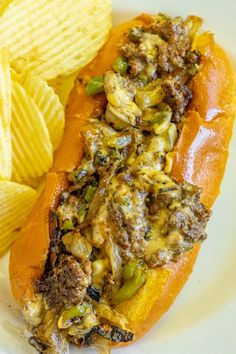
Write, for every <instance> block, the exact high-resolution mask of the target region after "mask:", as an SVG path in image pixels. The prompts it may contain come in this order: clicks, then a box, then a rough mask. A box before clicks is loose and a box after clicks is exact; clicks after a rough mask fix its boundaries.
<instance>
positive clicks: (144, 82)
mask: <svg viewBox="0 0 236 354" xmlns="http://www.w3.org/2000/svg"><path fill="white" fill-rule="evenodd" d="M139 80H140V81H141V82H142V84H143V85H144V86H145V85H147V84H148V82H149V80H148V77H147V75H144V74H140V75H139Z"/></svg>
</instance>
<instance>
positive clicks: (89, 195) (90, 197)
mask: <svg viewBox="0 0 236 354" xmlns="http://www.w3.org/2000/svg"><path fill="white" fill-rule="evenodd" d="M96 189H97V188H96V187H93V186H88V188H87V190H86V194H85V197H84V199H85V200H86V202H87V203H91V201H92V200H93V197H94V194H95V192H96Z"/></svg>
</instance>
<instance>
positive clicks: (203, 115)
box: [10, 15, 235, 339]
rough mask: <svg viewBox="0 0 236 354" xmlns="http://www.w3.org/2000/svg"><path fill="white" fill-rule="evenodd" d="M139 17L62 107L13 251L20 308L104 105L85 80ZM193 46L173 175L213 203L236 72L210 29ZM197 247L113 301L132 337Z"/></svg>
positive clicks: (96, 70)
mask: <svg viewBox="0 0 236 354" xmlns="http://www.w3.org/2000/svg"><path fill="white" fill-rule="evenodd" d="M149 21H150V17H149V16H148V15H141V16H139V17H138V18H137V19H135V20H133V21H130V22H129V23H126V24H124V25H122V26H120V27H118V28H117V29H114V30H113V31H112V33H111V36H110V39H109V41H108V42H107V44H106V45H105V46H104V48H103V49H102V50H101V51H100V53H99V54H98V56H97V57H96V58H95V59H94V60H93V61H92V62H91V63H90V64H89V65H87V66H86V67H85V68H84V69H83V70H82V71H81V72H80V74H79V77H78V80H77V81H76V84H75V88H74V90H73V92H72V93H71V96H70V100H69V105H68V108H67V115H66V116H67V120H66V128H65V134H64V139H63V142H62V144H61V146H60V148H59V150H58V152H57V154H56V158H55V163H54V166H53V169H52V172H51V173H49V175H48V178H47V183H46V188H45V191H44V192H43V194H42V196H41V198H40V199H39V201H38V203H37V204H36V206H35V208H34V210H33V211H32V213H31V215H30V216H29V218H28V221H27V222H26V225H25V226H24V227H23V229H22V230H21V232H20V237H19V239H18V240H17V241H16V242H15V244H14V245H13V247H12V249H11V256H10V279H11V286H12V291H13V295H14V297H15V299H16V301H17V302H18V303H19V304H20V305H22V306H24V305H26V304H27V302H28V301H30V300H32V299H33V298H34V285H33V284H34V281H35V280H36V279H38V278H40V277H41V276H42V275H43V272H44V268H45V262H46V259H47V256H48V251H49V244H50V237H49V214H50V209H52V208H53V207H55V206H56V204H57V200H58V196H59V194H60V192H61V190H62V189H63V188H65V186H66V175H65V171H71V170H73V169H74V168H75V167H76V166H77V165H78V164H79V163H80V160H81V157H82V155H83V145H82V140H81V136H80V131H81V129H82V127H83V126H84V125H85V124H86V121H87V119H88V118H89V117H90V116H91V114H92V113H93V112H95V111H96V112H97V111H98V110H100V109H101V108H102V107H104V105H105V104H106V99H105V96H104V95H103V94H100V95H97V96H96V97H88V96H87V95H86V93H85V90H84V89H85V86H84V83H83V79H86V78H87V77H90V76H96V75H101V74H103V73H104V72H105V71H106V70H108V69H110V68H111V66H112V63H113V62H114V59H115V58H116V57H117V55H118V53H119V47H120V44H121V43H122V41H125V37H126V33H127V30H128V29H129V28H130V27H133V26H137V25H142V24H143V23H148V22H149ZM196 47H197V48H198V49H199V50H200V51H201V52H202V54H203V61H202V65H201V68H200V71H199V73H198V74H197V75H196V76H195V78H194V79H193V80H192V83H191V85H192V90H193V96H194V98H193V101H192V103H191V106H190V108H189V110H188V112H187V118H186V122H185V125H184V127H183V130H182V133H181V135H180V138H179V141H178V144H177V146H176V148H175V158H174V165H173V169H172V175H173V176H174V177H175V178H177V179H178V180H179V181H183V180H185V181H188V182H190V183H194V184H197V185H198V186H200V187H201V188H202V201H203V203H204V204H205V206H206V207H207V208H210V207H211V206H212V204H213V202H214V200H215V198H216V196H217V195H218V193H219V188H220V183H221V180H222V177H223V174H224V169H225V164H226V160H227V156H228V146H229V141H230V137H231V133H232V126H233V117H234V112H235V98H234V86H235V82H234V73H233V69H232V67H231V65H230V63H229V61H228V59H227V56H226V55H225V53H224V51H223V50H222V49H221V48H220V47H219V46H218V45H217V44H215V42H214V39H213V36H212V35H210V34H203V35H201V36H200V37H199V38H198V40H197V42H196ZM199 247H200V246H199V245H195V247H194V248H193V249H192V250H191V251H189V252H186V253H184V254H183V255H182V256H181V257H180V258H179V260H178V262H176V263H172V262H171V263H169V264H168V265H166V266H164V267H161V268H156V269H153V270H149V273H148V278H147V282H146V283H145V285H144V286H143V287H142V288H141V289H140V290H139V291H138V293H137V294H136V295H135V296H134V297H133V298H132V299H131V300H129V301H126V302H123V303H122V304H120V305H118V306H117V310H118V311H119V312H121V313H123V314H124V315H125V316H126V317H127V318H128V320H129V324H130V328H131V329H132V330H133V331H134V333H135V336H136V339H138V338H140V337H141V336H143V335H144V334H145V333H146V331H147V330H148V329H149V328H150V327H151V326H152V325H153V324H154V323H156V321H157V320H158V319H159V318H160V317H161V316H162V315H163V313H164V312H165V311H167V309H168V308H169V307H170V305H171V304H172V303H173V301H174V299H175V297H176V296H177V294H178V293H179V291H180V290H181V288H182V287H183V285H184V284H185V282H186V280H187V279H188V277H189V275H190V273H191V272H192V269H193V265H194V262H195V260H196V257H197V254H198V251H199Z"/></svg>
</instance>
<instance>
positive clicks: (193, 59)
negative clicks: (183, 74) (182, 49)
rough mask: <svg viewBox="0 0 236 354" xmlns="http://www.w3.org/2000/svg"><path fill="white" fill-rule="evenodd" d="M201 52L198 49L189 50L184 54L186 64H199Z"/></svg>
mask: <svg viewBox="0 0 236 354" xmlns="http://www.w3.org/2000/svg"><path fill="white" fill-rule="evenodd" d="M201 56H202V55H201V53H200V52H199V51H198V50H190V51H188V53H187V56H186V62H187V63H188V64H200V60H201Z"/></svg>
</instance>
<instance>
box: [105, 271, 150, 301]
mask: <svg viewBox="0 0 236 354" xmlns="http://www.w3.org/2000/svg"><path fill="white" fill-rule="evenodd" d="M146 279H147V269H146V267H145V265H142V266H141V267H138V268H137V269H136V270H135V271H134V274H133V276H132V277H131V278H129V279H127V280H126V281H125V282H124V284H123V286H122V287H121V288H120V289H119V290H118V291H117V292H116V293H115V294H114V296H113V298H112V303H113V304H120V303H121V302H123V301H126V300H129V299H131V298H132V297H133V296H134V295H135V294H136V292H137V291H138V290H139V289H140V288H141V287H142V286H143V284H144V283H145V281H146Z"/></svg>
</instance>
